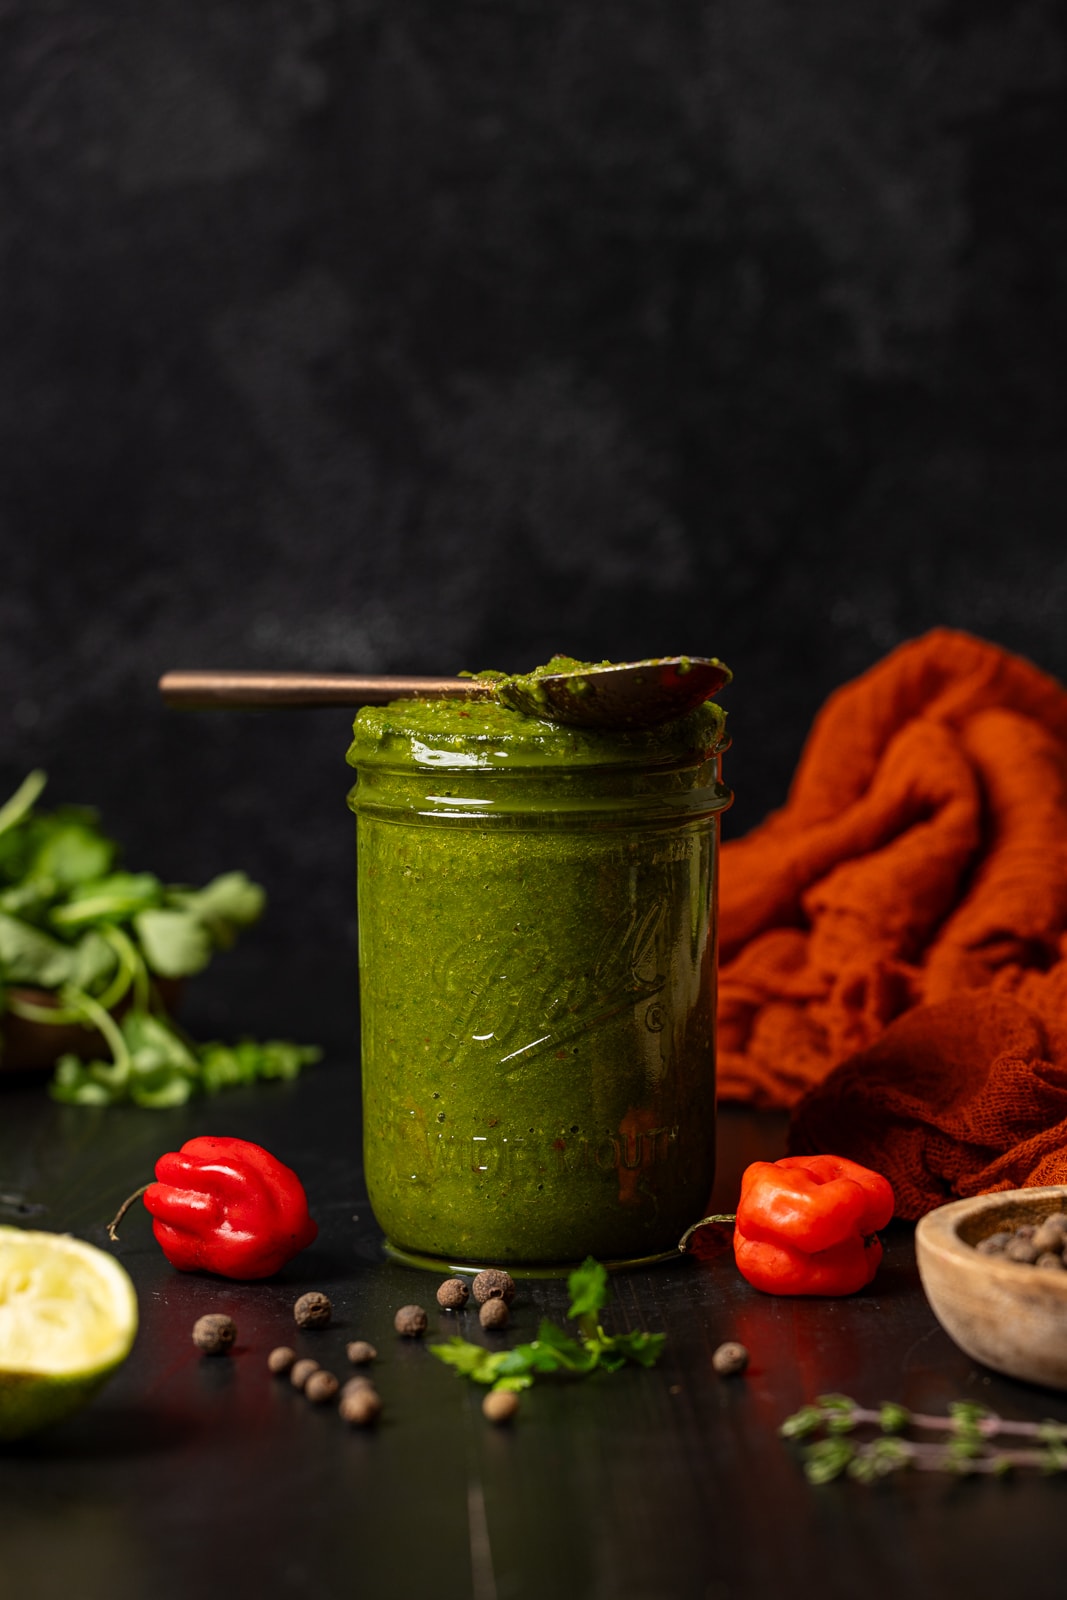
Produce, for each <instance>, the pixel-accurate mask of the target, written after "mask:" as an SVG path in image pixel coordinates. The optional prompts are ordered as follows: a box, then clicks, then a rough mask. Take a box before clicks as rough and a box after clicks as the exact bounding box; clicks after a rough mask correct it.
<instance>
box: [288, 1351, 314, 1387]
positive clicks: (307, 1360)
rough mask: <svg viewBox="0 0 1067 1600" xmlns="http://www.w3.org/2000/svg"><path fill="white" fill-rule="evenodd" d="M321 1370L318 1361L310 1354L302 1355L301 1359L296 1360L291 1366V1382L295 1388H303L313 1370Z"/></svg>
mask: <svg viewBox="0 0 1067 1600" xmlns="http://www.w3.org/2000/svg"><path fill="white" fill-rule="evenodd" d="M319 1370H320V1368H319V1364H318V1362H317V1361H313V1360H312V1359H311V1357H310V1356H302V1357H301V1358H300V1360H299V1361H294V1362H293V1364H292V1366H291V1367H290V1368H289V1382H290V1383H291V1384H292V1386H293V1388H294V1389H302V1388H303V1387H304V1385H305V1383H307V1381H308V1379H309V1378H310V1377H311V1374H312V1373H313V1372H318V1371H319Z"/></svg>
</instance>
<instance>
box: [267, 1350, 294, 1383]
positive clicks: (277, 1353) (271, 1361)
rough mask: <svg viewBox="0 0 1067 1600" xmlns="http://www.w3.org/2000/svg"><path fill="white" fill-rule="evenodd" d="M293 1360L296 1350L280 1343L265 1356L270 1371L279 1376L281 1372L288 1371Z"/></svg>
mask: <svg viewBox="0 0 1067 1600" xmlns="http://www.w3.org/2000/svg"><path fill="white" fill-rule="evenodd" d="M295 1360H296V1351H295V1350H290V1348H289V1346H288V1345H287V1344H280V1345H278V1346H277V1348H276V1349H274V1350H272V1351H271V1353H270V1355H269V1356H268V1357H267V1366H268V1367H269V1368H270V1370H271V1372H273V1373H275V1374H276V1375H277V1376H279V1377H280V1376H281V1374H282V1373H284V1372H288V1371H289V1368H290V1367H291V1366H292V1364H293V1362H294V1361H295Z"/></svg>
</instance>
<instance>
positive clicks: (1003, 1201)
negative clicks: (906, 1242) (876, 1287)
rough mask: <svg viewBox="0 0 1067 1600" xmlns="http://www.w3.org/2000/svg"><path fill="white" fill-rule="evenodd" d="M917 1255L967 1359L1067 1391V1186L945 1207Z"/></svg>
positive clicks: (919, 1240) (928, 1221)
mask: <svg viewBox="0 0 1067 1600" xmlns="http://www.w3.org/2000/svg"><path fill="white" fill-rule="evenodd" d="M915 1253H916V1256H917V1257H918V1262H919V1276H920V1278H921V1279H922V1285H923V1288H924V1289H925V1291H926V1297H927V1299H928V1300H929V1302H930V1305H931V1307H932V1308H933V1311H934V1314H935V1316H936V1317H937V1320H938V1321H939V1322H940V1324H941V1326H942V1327H943V1328H944V1330H945V1332H946V1333H947V1334H948V1335H949V1336H950V1337H951V1338H953V1339H954V1340H955V1341H956V1343H957V1344H958V1345H959V1346H960V1348H961V1349H962V1350H964V1351H965V1352H966V1354H967V1355H969V1356H970V1357H971V1358H972V1359H973V1360H975V1361H980V1362H982V1363H983V1364H984V1365H985V1366H987V1367H992V1368H993V1369H994V1371H996V1372H1004V1373H1007V1374H1008V1376H1009V1377H1012V1378H1024V1379H1026V1381H1027V1382H1029V1383H1042V1384H1046V1385H1048V1386H1049V1387H1050V1388H1053V1389H1067V1185H1058V1184H1057V1185H1054V1186H1051V1187H1048V1188H1039V1189H1003V1190H1001V1191H1000V1192H999V1193H997V1194H982V1195H976V1196H975V1197H974V1198H973V1199H971V1200H956V1201H953V1202H952V1203H951V1204H950V1205H945V1206H939V1207H938V1208H937V1210H936V1211H931V1212H928V1213H927V1215H926V1216H925V1217H923V1218H922V1219H921V1220H920V1222H919V1224H918V1227H917V1228H916V1230H915Z"/></svg>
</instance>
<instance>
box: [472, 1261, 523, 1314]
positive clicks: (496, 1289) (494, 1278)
mask: <svg viewBox="0 0 1067 1600" xmlns="http://www.w3.org/2000/svg"><path fill="white" fill-rule="evenodd" d="M471 1293H472V1294H473V1295H474V1298H475V1299H476V1300H477V1302H478V1304H479V1305H484V1304H485V1302H486V1301H487V1300H504V1301H506V1302H507V1304H508V1305H510V1304H511V1302H512V1301H513V1300H514V1298H515V1279H514V1278H513V1277H512V1276H511V1273H510V1272H504V1271H503V1270H502V1268H500V1267H486V1269H485V1271H484V1272H479V1274H478V1276H477V1277H476V1278H475V1280H474V1282H473V1283H472V1284H471Z"/></svg>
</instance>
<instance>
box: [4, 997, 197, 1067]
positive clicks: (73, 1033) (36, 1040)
mask: <svg viewBox="0 0 1067 1600" xmlns="http://www.w3.org/2000/svg"><path fill="white" fill-rule="evenodd" d="M155 987H156V993H157V994H158V996H159V998H160V1001H161V1002H162V1005H163V1007H164V1009H165V1010H166V1011H167V1012H168V1013H169V1014H171V1015H173V1013H174V1010H175V1008H176V1006H177V1004H178V1000H179V998H180V996H181V991H182V982H181V980H180V979H178V978H157V979H156V980H155ZM9 992H10V993H11V994H12V995H13V996H15V997H17V998H18V999H20V1000H28V1001H29V1002H30V1003H31V1004H33V1005H35V1006H41V1007H42V1009H45V1010H52V1009H53V1008H54V1007H55V1006H56V1005H57V1000H56V997H55V995H54V994H53V993H51V992H50V991H48V990H47V989H12V990H10V991H9ZM129 1003H130V996H129V995H126V996H125V998H124V999H123V1001H122V1002H121V1004H119V1005H118V1006H116V1008H115V1011H114V1013H113V1015H115V1016H116V1017H121V1016H122V1013H123V1012H124V1011H125V1010H126V1008H127V1007H128V1006H129ZM109 1053H110V1052H109V1050H108V1046H107V1042H106V1040H105V1039H104V1038H103V1037H102V1036H101V1035H100V1034H99V1033H98V1032H97V1030H96V1029H95V1028H91V1027H83V1026H82V1025H81V1024H80V1023H78V1022H64V1023H48V1022H30V1021H28V1020H27V1019H26V1018H25V1017H20V1016H17V1015H16V1013H15V1012H14V1011H9V1012H7V1013H6V1014H5V1015H4V1016H3V1017H2V1018H0V1073H2V1072H18V1073H23V1072H51V1071H52V1069H53V1068H54V1066H55V1064H56V1062H57V1061H58V1060H59V1057H60V1056H62V1055H68V1054H69V1055H75V1056H80V1057H81V1058H82V1060H83V1061H91V1060H92V1058H93V1057H94V1056H102V1057H103V1059H104V1060H105V1061H106V1060H107V1059H108V1055H109Z"/></svg>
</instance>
